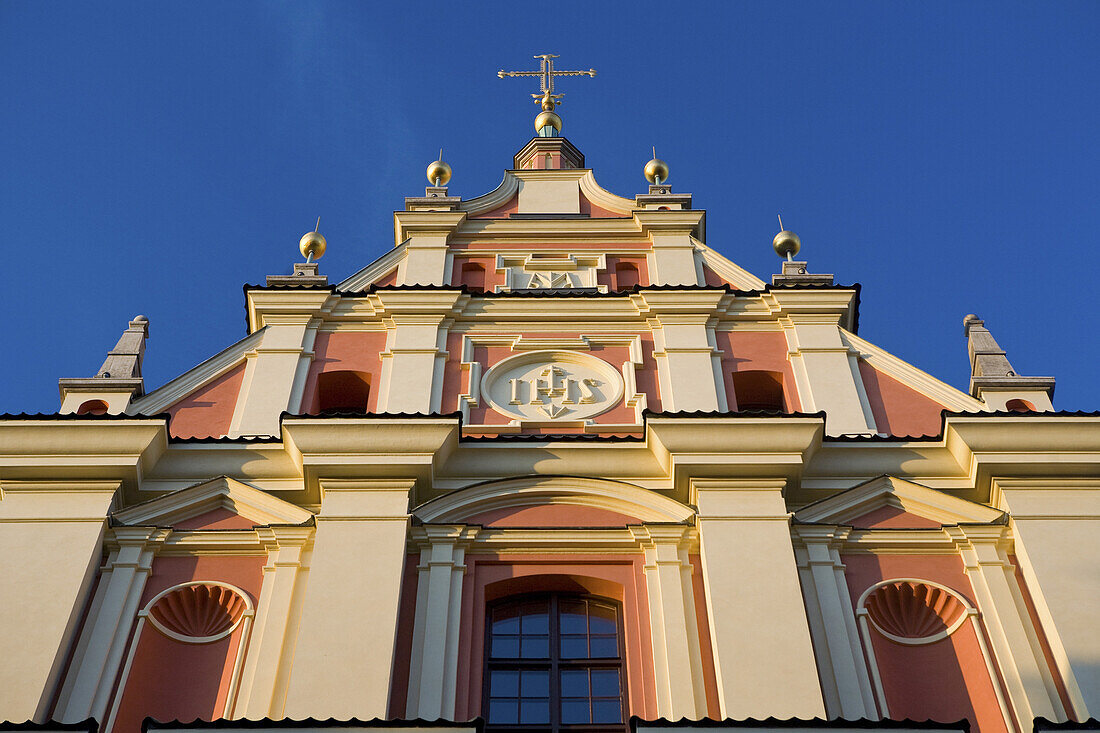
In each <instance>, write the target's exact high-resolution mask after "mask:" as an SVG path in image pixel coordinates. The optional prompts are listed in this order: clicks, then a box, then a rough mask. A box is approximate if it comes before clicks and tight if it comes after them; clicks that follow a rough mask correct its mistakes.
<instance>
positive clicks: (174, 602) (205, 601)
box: [138, 580, 253, 644]
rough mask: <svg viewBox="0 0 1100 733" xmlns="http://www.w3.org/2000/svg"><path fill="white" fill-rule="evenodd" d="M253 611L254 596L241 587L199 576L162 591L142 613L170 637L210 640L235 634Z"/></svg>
mask: <svg viewBox="0 0 1100 733" xmlns="http://www.w3.org/2000/svg"><path fill="white" fill-rule="evenodd" d="M252 612H253V608H252V600H251V599H250V598H249V597H248V594H247V593H245V592H244V591H242V590H241V589H240V588H238V587H236V586H234V585H230V584H229V583H222V582H220V581H215V580H196V581H191V582H189V583H180V584H179V585H174V586H172V587H171V588H168V589H166V590H163V591H161V592H160V593H158V594H157V595H156V596H154V597H153V599H152V600H150V601H149V603H148V604H146V606H145V609H144V610H142V611H140V612H139V613H138V617H139V618H140V617H143V616H144V617H145V618H147V619H148V620H149V623H150V624H152V625H153V627H154V628H155V629H156V630H157V631H159V632H161V633H162V634H164V635H165V636H167V637H168V638H170V639H174V640H176V641H181V642H183V643H185V644H208V643H210V642H213V641H217V640H219V639H224V638H225V637H227V636H229V635H230V634H232V633H233V632H234V631H235V630H236V629H237V627H238V626H239V625H240V624H241V622H242V621H243V620H244V619H245V617H246V616H249V615H251V614H252Z"/></svg>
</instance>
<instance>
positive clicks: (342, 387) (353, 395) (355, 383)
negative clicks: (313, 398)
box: [317, 370, 370, 412]
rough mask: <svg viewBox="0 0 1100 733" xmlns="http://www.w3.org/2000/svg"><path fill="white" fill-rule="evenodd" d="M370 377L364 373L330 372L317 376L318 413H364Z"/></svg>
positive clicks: (368, 393) (368, 394)
mask: <svg viewBox="0 0 1100 733" xmlns="http://www.w3.org/2000/svg"><path fill="white" fill-rule="evenodd" d="M369 396H370V375H369V374H366V373H365V372H353V371H343V370H341V371H331V372H321V373H320V374H318V375H317V410H318V411H319V412H329V411H332V412H366V411H367V398H368V397H369Z"/></svg>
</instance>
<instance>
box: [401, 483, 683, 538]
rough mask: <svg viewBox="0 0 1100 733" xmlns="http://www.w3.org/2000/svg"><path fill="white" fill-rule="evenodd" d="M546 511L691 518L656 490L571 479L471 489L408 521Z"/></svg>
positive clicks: (420, 511)
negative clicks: (569, 509) (561, 509)
mask: <svg viewBox="0 0 1100 733" xmlns="http://www.w3.org/2000/svg"><path fill="white" fill-rule="evenodd" d="M545 506H552V507H576V508H577V509H578V510H579V509H580V508H582V507H583V508H590V509H596V510H601V511H603V512H610V513H613V514H614V515H617V516H620V517H623V518H625V519H630V520H634V522H633V523H642V522H685V521H688V520H690V519H691V518H692V517H693V516H694V512H693V511H692V509H691V508H690V507H687V506H685V505H683V504H681V503H679V502H677V501H674V500H672V499H670V498H668V497H667V496H663V495H661V494H658V493H657V492H655V491H650V490H648V489H643V488H640V487H638V486H634V485H633V484H628V483H624V482H621V481H606V480H601V479H591V478H579V477H571V476H527V477H523V478H513V479H505V480H503V481H490V482H487V483H482V484H474V485H473V486H469V487H466V488H464V489H458V490H457V491H453V492H451V493H449V494H446V495H444V496H441V497H439V498H437V499H433V500H431V501H429V502H427V503H425V504H422V505H421V506H419V507H417V508H416V510H415V511H414V512H413V516H415V517H416V518H417V519H420V520H421V521H423V522H431V523H447V524H460V523H464V522H470V520H472V519H474V518H477V517H481V516H485V515H489V514H490V513H499V512H500V510H505V509H520V508H524V507H545ZM577 515H578V516H583V513H582V512H580V511H578V512H577ZM471 523H477V522H471ZM573 524H574V526H580V525H582V524H584V522H583V521H578V522H574V523H573Z"/></svg>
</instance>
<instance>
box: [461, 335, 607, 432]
mask: <svg viewBox="0 0 1100 733" xmlns="http://www.w3.org/2000/svg"><path fill="white" fill-rule="evenodd" d="M481 394H482V396H483V397H484V398H485V400H486V401H487V402H488V403H489V406H490V407H492V408H493V409H494V410H496V411H497V412H499V413H501V414H502V415H507V416H508V417H511V418H512V419H513V420H516V421H518V422H546V421H551V420H555V421H557V420H561V421H572V420H587V419H589V418H592V417H595V416H596V415H599V414H600V413H601V412H605V411H607V410H609V409H611V408H612V407H614V406H615V405H616V404H618V402H619V401H620V400H621V399H622V397H623V378H622V375H620V374H619V372H618V371H617V370H616V369H615V368H614V367H612V366H611V365H610V364H608V363H607V362H605V361H603V360H602V359H597V358H596V357H594V356H590V355H588V354H584V353H581V352H577V351H532V352H528V353H526V354H519V355H517V356H512V357H509V358H507V359H504V360H503V361H501V362H499V363H497V364H495V365H494V366H493V367H492V368H491V369H489V371H487V372H486V373H485V377H484V378H483V379H482V380H481Z"/></svg>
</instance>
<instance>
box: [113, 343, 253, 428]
mask: <svg viewBox="0 0 1100 733" xmlns="http://www.w3.org/2000/svg"><path fill="white" fill-rule="evenodd" d="M263 331H264V329H262V328H261V329H258V330H256V331H253V332H252V333H250V334H248V335H247V336H245V337H244V338H243V339H241V340H240V341H238V342H237V343H235V344H233V345H232V346H229V347H227V348H225V349H222V350H221V351H219V352H218V353H217V354H215V355H214V356H212V357H210V358H209V359H207V360H206V361H204V362H201V363H200V364H199V365H198V366H195V367H192V368H191V369H189V370H187V371H186V372H184V373H183V374H181V375H179V376H178V377H176V378H175V379H173V380H172V381H170V382H168V383H167V384H165V385H163V386H161V387H157V388H156V389H155V390H153V391H152V392H149V393H148V394H146V395H145V396H144V397H142V398H141V399H137V400H134V401H133V402H131V403H130V405H129V407H127V408H126V414H128V415H158V414H160V413H162V412H164V411H165V410H166V409H168V408H169V407H171V406H172V405H174V404H176V403H177V402H179V401H180V400H182V399H183V398H184V397H187V396H188V395H189V394H191V393H192V392H194V391H195V390H197V389H199V388H200V387H203V386H205V385H207V384H209V383H210V382H213V381H214V380H215V379H217V378H218V377H221V376H222V375H224V374H225V373H226V372H228V371H230V370H231V369H233V368H234V367H236V366H239V365H240V364H242V363H244V359H245V356H247V355H248V353H249V352H251V351H253V350H254V349H255V348H256V347H257V346H259V345H260V343H261V342H262V341H263Z"/></svg>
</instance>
